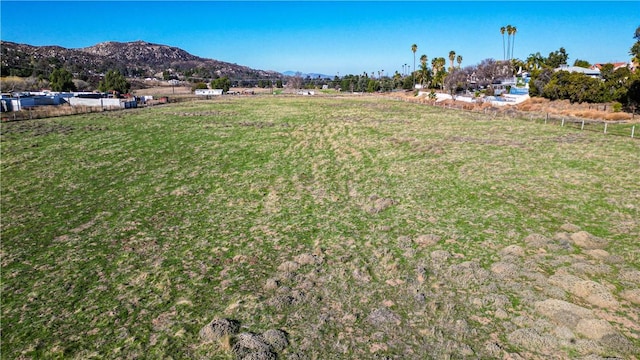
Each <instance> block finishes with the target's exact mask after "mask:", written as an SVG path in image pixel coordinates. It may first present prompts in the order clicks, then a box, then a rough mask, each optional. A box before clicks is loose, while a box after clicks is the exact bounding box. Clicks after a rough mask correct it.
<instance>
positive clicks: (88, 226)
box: [1, 96, 640, 359]
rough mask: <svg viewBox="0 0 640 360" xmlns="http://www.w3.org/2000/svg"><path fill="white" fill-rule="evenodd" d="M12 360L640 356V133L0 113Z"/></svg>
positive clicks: (448, 122) (345, 112)
mask: <svg viewBox="0 0 640 360" xmlns="http://www.w3.org/2000/svg"><path fill="white" fill-rule="evenodd" d="M1 126H2V128H1V130H2V135H1V140H2V142H1V146H2V148H1V150H2V157H1V171H2V173H1V176H2V177H1V181H2V184H1V185H2V203H1V205H2V218H1V222H2V224H1V225H2V230H1V231H2V233H1V236H2V239H1V240H2V243H1V245H2V248H1V256H2V259H1V261H2V263H1V265H2V278H1V279H2V284H1V285H2V324H1V330H2V349H1V357H2V358H3V359H16V358H19V359H29V358H33V359H36V358H37V359H40V358H64V359H69V358H71V359H73V358H76V359H88V358H127V359H132V358H173V359H184V358H195V359H198V358H201V359H232V358H247V359H249V358H251V359H273V358H276V357H277V358H280V359H365V358H375V359H385V358H397V359H407V358H409V359H428V358H434V359H458V358H511V359H521V358H525V359H535V358H538V359H549V358H584V357H587V356H590V357H589V358H590V359H598V358H601V357H607V356H610V357H611V356H617V357H620V358H626V359H633V358H636V359H637V358H638V357H639V356H640V350H639V349H640V325H638V324H639V323H640V245H639V242H638V240H639V239H640V220H639V219H640V142H639V141H638V140H634V139H630V138H627V137H624V138H623V137H614V136H606V135H603V134H600V133H594V132H580V131H577V130H575V129H569V128H561V127H559V126H550V125H544V124H536V123H533V122H530V121H520V120H509V119H499V118H498V119H493V118H490V117H484V115H482V114H469V113H462V112H456V111H447V110H443V109H440V108H432V107H428V106H423V105H418V104H410V103H404V102H398V101H391V100H384V99H379V98H368V97H362V98H348V97H345V98H323V97H317V98H314V97H304V98H303V97H271V96H259V97H248V98H220V99H216V100H210V101H200V102H193V103H183V104H179V105H168V106H162V107H155V108H150V109H138V110H131V111H123V112H113V113H103V114H90V115H84V116H73V117H66V118H60V119H50V120H35V121H23V122H14V123H3V124H2V125H1Z"/></svg>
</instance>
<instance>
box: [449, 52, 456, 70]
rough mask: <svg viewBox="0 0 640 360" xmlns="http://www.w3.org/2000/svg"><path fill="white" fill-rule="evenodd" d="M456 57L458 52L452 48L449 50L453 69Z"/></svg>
mask: <svg viewBox="0 0 640 360" xmlns="http://www.w3.org/2000/svg"><path fill="white" fill-rule="evenodd" d="M455 59H456V52H455V51H453V50H451V51H449V61H451V69H453V61H454V60H455Z"/></svg>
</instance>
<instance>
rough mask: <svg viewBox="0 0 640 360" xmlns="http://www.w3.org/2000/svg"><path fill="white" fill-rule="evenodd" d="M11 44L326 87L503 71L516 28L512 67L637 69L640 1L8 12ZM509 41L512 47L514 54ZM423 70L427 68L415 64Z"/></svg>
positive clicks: (7, 4) (18, 4)
mask: <svg viewBox="0 0 640 360" xmlns="http://www.w3.org/2000/svg"><path fill="white" fill-rule="evenodd" d="M0 6H1V7H0V13H1V33H0V38H1V39H2V40H6V41H13V42H18V43H26V44H30V45H59V46H63V47H67V48H81V47H87V46H91V45H94V44H96V43H99V42H104V41H121V42H125V41H136V40H144V41H148V42H152V43H157V44H164V45H170V46H176V47H179V48H182V49H184V50H186V51H188V52H190V53H191V54H193V55H197V56H201V57H206V58H212V59H216V60H221V61H227V62H231V63H236V64H239V65H246V66H249V67H251V68H254V69H262V70H275V71H279V72H284V71H288V70H292V71H301V72H303V73H310V72H315V73H323V74H327V75H337V74H339V75H341V76H342V75H346V74H361V73H362V72H365V71H366V72H368V73H371V72H375V73H376V74H377V72H378V71H379V70H384V72H385V74H389V73H393V72H394V71H399V72H402V70H403V64H407V65H410V66H411V67H412V68H413V53H412V52H411V45H412V44H417V45H418V51H417V53H416V58H419V57H420V55H422V54H426V55H427V56H428V58H429V62H430V61H431V59H432V58H434V57H444V58H445V59H448V54H449V51H451V50H454V51H455V52H456V53H457V54H459V55H462V57H463V62H462V66H463V67H464V66H466V65H473V64H477V63H479V62H480V61H481V60H483V59H486V58H494V59H502V57H503V44H502V39H503V37H502V35H501V34H500V27H501V26H506V25H508V24H510V25H513V26H516V27H517V29H518V32H517V34H516V36H515V44H514V45H515V46H514V57H516V58H520V59H525V58H526V57H527V56H528V55H529V54H531V53H535V52H540V53H541V54H542V55H544V56H547V55H548V54H549V52H551V51H555V50H558V49H559V48H560V47H564V48H565V49H566V51H567V53H568V54H569V62H570V63H571V64H573V61H574V60H575V59H582V60H587V61H589V62H591V63H598V62H613V61H629V58H630V56H629V49H630V48H631V45H632V44H633V42H634V40H633V34H634V31H635V29H636V28H637V27H638V26H640V1H622V2H614V1H603V2H594V1H566V2H555V1H532V2H527V1H518V0H515V1H514V0H512V1H496V2H490V1H472V2H457V1H425V2H420V1H411V2H391V1H375V2H366V1H353V2H342V1H333V2H316V1H304V2H293V1H279V2H270V1H259V2H247V1H232V2H222V1H193V2H179V1H139V2H136V1H109V2H97V1H70V2H64V1H62V2H61V1H44V2H35V1H24V0H23V1H4V0H2V1H0ZM506 40H507V37H506V35H505V42H506ZM417 63H418V64H419V61H417Z"/></svg>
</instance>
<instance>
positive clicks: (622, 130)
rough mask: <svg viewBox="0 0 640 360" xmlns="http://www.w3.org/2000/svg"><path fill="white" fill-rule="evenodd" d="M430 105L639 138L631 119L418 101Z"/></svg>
mask: <svg viewBox="0 0 640 360" xmlns="http://www.w3.org/2000/svg"><path fill="white" fill-rule="evenodd" d="M397 100H401V101H409V102H416V101H413V100H412V99H406V98H397ZM418 103H422V104H426V105H430V106H438V107H442V108H445V109H451V110H457V111H466V112H469V113H474V114H483V115H484V116H488V117H491V118H493V119H497V118H507V119H520V120H525V121H531V122H534V123H541V124H547V125H556V126H561V127H567V128H570V129H576V130H580V131H591V132H598V133H602V134H606V135H613V136H623V137H631V138H633V139H640V122H638V121H633V120H603V119H587V118H580V117H575V116H567V115H557V114H550V113H541V112H530V111H518V110H516V109H514V108H496V107H484V108H482V109H477V108H476V107H475V106H474V105H473V104H466V103H459V104H451V103H435V102H430V103H424V102H418Z"/></svg>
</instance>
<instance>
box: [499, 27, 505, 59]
mask: <svg viewBox="0 0 640 360" xmlns="http://www.w3.org/2000/svg"><path fill="white" fill-rule="evenodd" d="M505 30H507V29H506V28H505V27H504V26H503V27H501V28H500V34H502V60H507V55H505V52H504V51H505V50H504V32H505Z"/></svg>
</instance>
